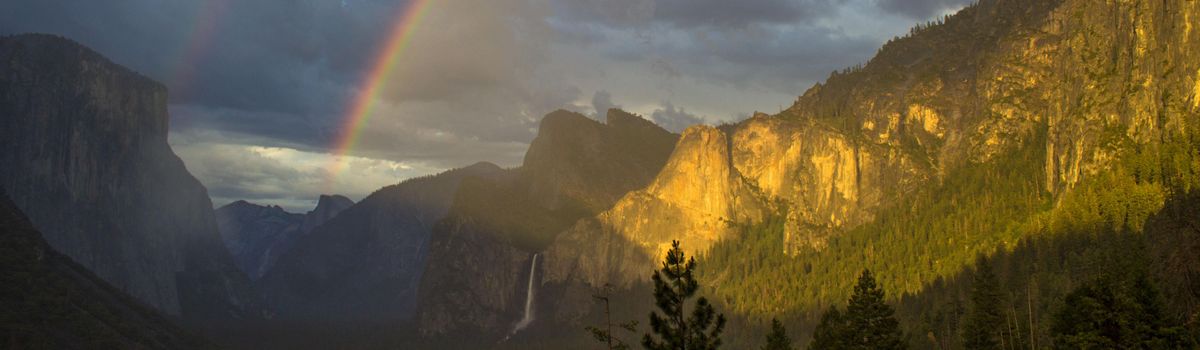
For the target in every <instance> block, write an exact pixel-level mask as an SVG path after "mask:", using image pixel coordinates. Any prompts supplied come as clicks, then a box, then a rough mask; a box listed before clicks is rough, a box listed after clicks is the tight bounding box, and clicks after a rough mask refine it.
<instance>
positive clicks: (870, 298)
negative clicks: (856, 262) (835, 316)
mask: <svg viewBox="0 0 1200 350" xmlns="http://www.w3.org/2000/svg"><path fill="white" fill-rule="evenodd" d="M883 297H884V293H883V288H880V287H879V286H877V285H875V277H874V276H872V275H871V271H870V270H863V273H862V276H859V277H858V285H856V286H854V295H851V296H850V303H849V304H847V305H846V315H845V317H846V325H847V327H848V328H847V335H848V338H847V339H846V342H847V345H849V347H850V348H851V349H876V350H889V349H904V348H906V346H905V345H904V341H903V340H902V339H903V337H902V336H901V334H900V323H899V322H897V321H896V318H895V317H894V314H895V313H896V311H895V310H893V309H892V306H891V305H888V304H886V303H884V302H883Z"/></svg>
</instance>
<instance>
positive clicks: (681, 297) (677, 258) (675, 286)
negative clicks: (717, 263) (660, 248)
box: [642, 241, 725, 350]
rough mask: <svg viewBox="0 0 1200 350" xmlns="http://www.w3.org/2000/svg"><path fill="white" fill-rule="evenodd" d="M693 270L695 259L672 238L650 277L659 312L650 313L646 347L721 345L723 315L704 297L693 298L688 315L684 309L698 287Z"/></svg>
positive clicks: (697, 349) (684, 349) (675, 349)
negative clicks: (669, 245) (693, 302)
mask: <svg viewBox="0 0 1200 350" xmlns="http://www.w3.org/2000/svg"><path fill="white" fill-rule="evenodd" d="M695 269H696V260H695V259H692V258H688V257H687V256H685V255H684V254H683V249H680V248H679V241H672V242H671V250H669V251H667V256H666V258H665V259H664V260H663V263H662V269H660V270H659V271H656V272H655V273H654V275H653V276H651V279H652V280H653V281H654V301H655V305H656V306H657V307H658V310H659V312H662V314H661V315H659V313H658V312H651V313H650V329H651V330H652V333H650V334H646V335H645V336H644V337H642V345H643V346H645V347H646V349H651V350H707V349H716V348H717V347H719V346H720V345H721V330H722V329H724V328H725V315H721V314H718V313H716V311H714V310H713V307H712V305H710V304H709V303H708V300H707V299H705V298H704V297H699V298H697V299H696V305H695V306H694V307H693V308H692V312H691V315H690V316H688V313H687V312H686V311H685V307H686V305H687V300H688V299H691V298H692V297H693V296H695V294H696V290H698V289H699V288H700V284H699V283H697V282H696V278H695V277H694V276H693V271H694V270H695ZM655 335H657V337H656V336H655Z"/></svg>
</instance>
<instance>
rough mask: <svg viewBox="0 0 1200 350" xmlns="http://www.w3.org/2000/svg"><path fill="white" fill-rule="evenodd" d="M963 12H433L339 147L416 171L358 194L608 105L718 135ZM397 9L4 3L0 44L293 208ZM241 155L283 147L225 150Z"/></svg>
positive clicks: (575, 8)
mask: <svg viewBox="0 0 1200 350" xmlns="http://www.w3.org/2000/svg"><path fill="white" fill-rule="evenodd" d="M966 1H967V0H908V1H904V0H840V1H839V0H758V1H728V0H446V1H434V2H429V4H430V8H429V9H428V10H427V11H426V12H427V13H426V15H425V16H424V20H423V22H422V23H423V24H422V25H419V26H417V27H415V30H414V32H413V35H412V38H411V40H410V41H409V42H408V44H407V46H406V48H405V50H404V51H403V53H402V54H401V55H400V56H399V58H398V60H397V61H395V68H394V70H393V71H392V74H391V75H390V76H389V77H388V80H387V84H385V85H384V86H383V87H382V89H381V92H380V93H379V94H378V96H377V97H378V99H377V101H378V103H377V104H376V105H375V107H374V109H373V110H374V113H373V114H372V116H371V118H369V120H368V121H367V122H366V126H365V127H364V128H363V131H362V132H361V134H360V135H359V140H360V141H359V143H358V144H357V146H356V147H354V149H353V152H352V153H353V154H354V155H357V156H362V157H367V158H370V159H373V161H382V162H385V163H379V164H392V165H394V164H409V165H412V164H419V165H420V166H412V167H411V169H409V170H406V171H403V172H395V173H391V172H386V171H374V172H372V171H367V170H363V171H367V173H370V174H376V175H372V176H373V177H372V178H371V179H365V180H362V181H360V182H361V183H364V184H370V185H371V186H374V185H377V184H386V183H390V182H392V181H393V180H398V179H392V178H390V177H389V176H397V177H403V176H411V175H419V174H420V172H421V171H428V172H433V171H436V170H440V169H445V168H449V167H455V166H462V165H466V164H471V163H473V162H475V161H480V160H486V161H492V162H495V163H497V164H501V165H504V166H514V165H517V164H519V163H520V161H521V158H522V154H523V153H524V150H525V148H526V147H527V144H528V142H529V140H530V139H532V137H533V135H534V134H535V132H536V130H534V129H535V128H536V127H537V124H538V122H539V120H540V118H541V116H542V115H544V114H545V113H548V112H550V111H553V110H555V109H559V108H566V109H570V110H575V111H584V112H589V111H593V110H594V111H598V113H597V115H598V116H599V115H603V113H605V111H606V110H607V109H608V108H611V107H617V104H616V103H614V102H613V100H614V97H615V99H616V100H619V101H620V102H621V105H622V106H624V107H625V108H626V109H630V110H631V111H633V112H637V113H642V114H644V115H650V116H651V118H652V119H654V120H655V121H656V122H658V123H660V124H663V125H664V126H666V127H667V128H669V129H673V130H678V129H681V128H682V127H684V126H686V125H689V124H693V123H698V122H704V121H708V122H714V123H715V122H721V121H728V120H731V119H734V118H736V117H737V116H740V115H744V114H746V113H748V112H749V111H753V110H764V109H765V110H770V109H772V108H775V107H776V106H777V104H782V103H788V102H790V101H791V100H792V99H794V97H795V96H796V95H799V94H801V93H802V92H803V90H804V89H806V88H807V87H809V86H811V85H812V84H813V83H815V82H817V81H819V80H821V79H823V78H825V77H826V76H827V75H828V74H829V72H830V71H833V70H836V69H840V68H843V67H847V66H851V65H854V64H857V63H861V62H864V61H866V60H867V59H868V58H869V57H870V55H871V54H872V53H874V52H875V49H876V48H877V47H878V46H879V45H880V44H882V43H883V42H884V41H886V40H887V39H888V38H891V37H892V36H894V35H897V34H901V33H903V32H905V31H907V29H908V28H909V27H910V26H911V24H912V23H913V22H915V21H919V20H924V19H927V18H928V17H931V16H936V15H939V14H940V13H942V12H943V11H945V10H946V9H951V8H957V7H959V6H961V5H962V4H964V3H965V2H966ZM408 4H409V1H407V0H349V1H345V2H343V1H340V0H257V1H238V0H205V1H190V0H123V1H91V0H40V1H0V34H11V33H20V32H48V33H55V34H60V35H64V36H67V37H69V38H72V39H74V40H76V41H79V42H81V43H83V44H85V45H87V46H89V47H92V48H94V49H96V50H97V51H99V52H100V53H102V54H104V55H106V56H108V57H109V58H111V59H112V60H113V61H115V62H117V63H119V64H122V65H126V66H128V67H130V68H133V69H134V70H137V71H139V72H142V73H144V74H146V75H148V76H150V77H152V78H154V79H156V80H159V81H162V82H164V83H165V84H166V85H167V86H168V87H169V88H170V90H171V97H170V99H171V100H170V103H171V106H170V112H171V114H172V121H171V126H172V135H171V137H172V140H173V141H172V142H173V144H174V145H175V146H176V147H177V148H179V149H180V154H181V156H182V157H183V158H184V160H185V162H187V164H188V165H189V167H190V168H194V169H193V171H196V172H197V173H198V175H197V176H198V177H200V178H201V180H202V181H204V182H205V183H206V184H207V185H209V186H210V188H211V189H212V190H213V191H212V192H213V193H214V196H218V197H221V198H238V197H239V196H240V197H244V198H259V199H262V200H263V201H267V200H269V199H271V198H274V199H276V200H278V201H279V202H290V203H298V202H300V201H306V200H311V199H310V198H308V197H307V196H310V195H313V194H315V193H316V192H314V191H317V190H318V189H317V188H316V187H314V186H316V185H315V183H316V182H320V181H317V180H316V179H319V178H320V177H321V174H320V172H319V171H316V170H314V168H313V167H312V166H304V167H301V166H297V165H295V164H290V163H289V162H292V161H298V159H308V160H311V159H314V158H319V157H320V155H321V154H325V153H328V152H330V151H331V148H332V145H333V144H334V142H335V140H337V139H338V137H339V135H341V134H342V133H344V132H345V129H344V127H345V125H346V120H345V117H346V116H345V114H346V111H347V110H348V109H349V108H350V107H351V106H350V101H353V100H355V98H356V97H358V95H359V94H360V93H362V90H361V88H360V87H361V86H362V85H363V84H364V80H365V79H366V78H367V76H366V75H367V74H368V73H369V70H370V69H371V67H372V65H373V64H374V60H375V59H376V57H377V56H378V51H379V50H380V48H381V46H382V45H383V43H384V41H385V39H386V37H387V35H389V34H390V33H391V31H392V26H393V25H394V24H395V21H396V20H397V18H399V17H400V11H402V10H403V9H405V8H406V7H407V6H408ZM610 92H611V94H610ZM662 101H671V103H666V102H662ZM676 104H678V105H681V106H686V107H687V110H686V111H685V110H684V108H683V107H679V106H676ZM699 116H704V117H699ZM252 146H258V147H267V148H272V149H275V148H278V149H283V150H286V151H279V150H276V151H272V152H274V153H270V154H271V155H274V156H277V157H275V158H270V159H267V160H263V159H259V158H254V157H260V158H261V157H263V154H266V153H261V154H260V153H254V152H250V153H253V154H249V155H248V154H239V153H238V152H242V153H246V152H244V151H245V150H247V149H248V148H247V147H252ZM260 151H261V150H260ZM281 154H282V155H287V156H286V157H285V156H280V155H281ZM289 157H290V158H289ZM260 161H261V162H265V163H256V162H260ZM363 162H364V163H363V164H364V165H362V166H363V167H366V168H363V169H368V168H369V166H368V165H369V164H368V163H370V161H366V160H364V161H363ZM389 166H390V165H389ZM372 169H382V168H378V167H377V168H372ZM384 174H387V175H386V176H385V175H384ZM284 182H291V183H294V184H299V185H290V186H287V185H286V184H285V183H284ZM347 186H351V184H347ZM362 191H364V190H362V189H361V188H358V187H354V188H349V189H347V190H346V191H344V192H362ZM289 193H301V194H303V195H302V196H293V195H290V194H289Z"/></svg>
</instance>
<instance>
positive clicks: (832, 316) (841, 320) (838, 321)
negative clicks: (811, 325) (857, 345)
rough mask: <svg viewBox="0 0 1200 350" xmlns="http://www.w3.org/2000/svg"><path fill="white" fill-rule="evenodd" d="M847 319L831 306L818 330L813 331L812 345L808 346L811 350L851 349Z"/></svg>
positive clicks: (822, 318) (835, 307)
mask: <svg viewBox="0 0 1200 350" xmlns="http://www.w3.org/2000/svg"><path fill="white" fill-rule="evenodd" d="M848 328H849V327H848V326H847V325H846V319H845V317H842V313H841V312H840V311H838V308H837V306H836V305H835V306H830V307H829V310H825V313H824V314H822V315H821V323H819V324H817V328H816V329H814V330H813V339H812V343H809V344H808V348H809V349H811V350H838V349H849V348H850V347H849V346H847V345H846V344H847V343H846V339H847V338H849V337H850V336H849V334H847V329H848Z"/></svg>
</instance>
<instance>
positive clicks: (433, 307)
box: [418, 109, 723, 338]
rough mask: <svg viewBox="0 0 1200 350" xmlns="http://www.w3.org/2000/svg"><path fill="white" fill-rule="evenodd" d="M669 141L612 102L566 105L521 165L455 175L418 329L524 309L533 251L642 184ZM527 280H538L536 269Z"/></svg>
mask: <svg viewBox="0 0 1200 350" xmlns="http://www.w3.org/2000/svg"><path fill="white" fill-rule="evenodd" d="M677 139H678V136H677V135H675V134H671V133H669V132H667V131H665V130H663V129H662V128H659V127H658V126H655V125H654V124H653V123H650V122H649V121H646V120H645V119H643V118H641V117H638V116H635V115H632V114H629V113H626V112H623V111H620V110H615V109H614V110H610V111H609V112H608V119H607V122H606V123H604V124H601V123H599V122H596V121H594V120H591V119H589V118H587V117H584V116H583V115H580V114H577V113H572V112H566V111H557V112H554V113H551V114H549V115H547V116H546V117H545V118H544V119H543V120H542V126H541V128H540V129H539V130H538V136H537V137H536V138H535V139H534V141H533V143H532V144H531V145H530V149H529V152H528V153H526V155H525V161H524V164H523V165H522V166H521V168H519V169H515V170H514V171H513V173H511V174H509V175H508V176H504V177H497V178H494V179H490V180H480V181H470V182H467V183H464V184H463V186H462V188H461V189H460V190H459V193H458V194H457V196H456V197H455V200H454V205H453V207H452V209H451V210H450V214H449V215H448V216H447V217H446V219H445V220H443V221H442V222H441V223H439V224H438V226H437V229H436V230H435V233H434V236H433V239H432V240H431V242H430V256H429V271H427V272H426V273H425V276H424V278H423V279H422V282H421V285H422V287H421V297H420V315H419V320H418V321H419V322H420V327H421V331H422V333H424V334H427V335H444V334H452V333H456V332H468V331H469V332H475V333H476V334H485V335H486V337H488V338H491V337H496V338H499V337H500V336H503V335H504V334H506V333H507V332H509V331H511V330H512V329H513V326H514V325H515V324H516V323H517V322H518V320H519V319H520V318H521V317H522V316H523V306H524V304H523V303H524V297H525V295H526V291H527V290H526V289H527V288H526V283H527V282H528V278H529V275H528V274H529V266H530V262H531V260H532V258H533V254H535V253H537V252H539V251H542V250H543V249H546V247H547V246H548V245H550V243H551V242H553V241H555V240H556V237H557V236H558V235H559V234H560V233H561V232H563V231H565V230H567V229H568V228H570V227H572V226H573V225H575V224H576V222H578V221H580V220H581V219H585V218H589V217H592V216H594V215H596V214H598V213H599V212H601V211H602V210H605V209H608V208H610V207H611V206H612V205H613V203H616V202H618V201H619V200H620V198H622V196H624V195H625V194H626V193H627V192H629V191H631V190H635V189H638V188H643V187H645V186H647V185H649V184H650V182H651V181H652V180H653V179H654V177H655V176H656V175H657V174H658V173H659V171H660V170H661V169H662V168H663V166H664V165H665V164H666V162H667V158H668V156H669V155H670V154H671V150H672V148H673V146H674V144H675V141H676V140H677ZM722 149H723V148H722ZM537 265H538V266H539V267H537V268H539V269H540V268H541V267H540V266H548V265H547V264H546V263H542V262H540V259H539V262H538V264H537ZM535 276H537V275H535ZM534 285H535V288H540V287H541V286H542V282H541V278H540V277H539V278H535V281H534ZM535 294H536V293H535ZM584 302H585V303H586V302H590V301H589V300H585V301H584ZM535 309H536V308H535ZM536 322H537V321H535V323H536ZM536 326H537V325H536V324H534V325H533V327H536Z"/></svg>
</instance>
